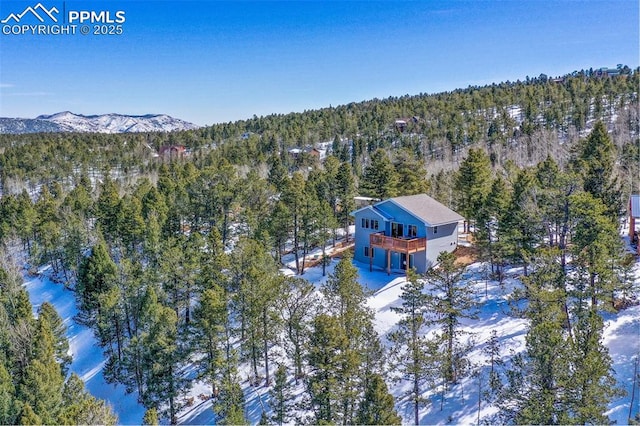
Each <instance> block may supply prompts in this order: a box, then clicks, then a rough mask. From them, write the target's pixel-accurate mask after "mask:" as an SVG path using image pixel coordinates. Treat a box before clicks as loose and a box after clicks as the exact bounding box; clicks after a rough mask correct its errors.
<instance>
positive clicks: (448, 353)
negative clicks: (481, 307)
mask: <svg viewBox="0 0 640 426" xmlns="http://www.w3.org/2000/svg"><path fill="white" fill-rule="evenodd" d="M455 260H456V258H455V256H454V255H453V254H452V253H448V252H442V253H440V255H439V256H438V260H437V266H435V267H434V268H431V269H430V270H429V271H428V272H427V274H426V280H427V284H428V296H427V299H426V304H427V309H428V311H429V317H430V322H431V323H432V324H435V325H437V326H438V328H439V329H440V336H439V337H440V339H441V340H442V343H443V346H444V347H443V348H442V354H443V360H444V365H443V369H444V370H443V376H444V379H445V380H446V381H447V382H449V383H455V382H457V381H458V380H459V379H460V378H461V376H462V373H463V369H464V368H463V366H464V361H465V360H464V358H463V356H464V353H465V352H466V349H465V345H461V342H460V335H461V334H462V331H461V330H460V320H461V319H464V318H469V319H473V318H476V315H475V313H474V312H472V309H473V307H474V305H475V304H474V301H473V298H472V290H471V289H470V288H469V287H468V285H466V284H465V283H462V282H461V279H462V273H463V272H464V267H462V266H458V265H456V264H455Z"/></svg>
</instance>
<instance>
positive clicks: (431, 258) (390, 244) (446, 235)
mask: <svg viewBox="0 0 640 426" xmlns="http://www.w3.org/2000/svg"><path fill="white" fill-rule="evenodd" d="M351 215H352V216H353V217H354V218H355V226H356V232H355V247H354V250H355V253H354V259H355V260H357V261H360V262H367V263H369V267H370V269H373V267H374V266H375V267H378V268H382V269H384V270H386V271H387V273H388V274H390V273H391V272H392V271H406V270H407V268H409V269H415V270H416V271H417V272H419V273H424V272H426V271H427V270H428V269H429V268H430V267H431V265H432V264H434V263H435V261H436V259H437V258H438V256H439V255H440V253H441V252H443V251H447V252H452V251H453V250H455V249H456V247H457V244H458V222H460V221H463V220H464V218H463V217H462V216H460V215H459V214H458V213H456V212H454V211H453V210H451V209H450V208H448V207H446V206H445V205H443V204H441V203H439V202H438V201H436V200H434V199H433V198H431V197H429V196H428V195H426V194H418V195H409V196H404V197H395V198H390V199H388V200H384V201H380V202H378V203H376V204H373V205H370V206H366V207H363V208H361V209H359V210H356V211H354V212H352V213H351Z"/></svg>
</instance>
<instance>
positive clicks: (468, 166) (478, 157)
mask: <svg viewBox="0 0 640 426" xmlns="http://www.w3.org/2000/svg"><path fill="white" fill-rule="evenodd" d="M490 185H491V163H490V161H489V157H488V156H487V154H486V153H485V152H484V151H483V150H482V149H473V148H471V149H470V150H469V154H468V156H467V158H465V159H464V161H463V162H462V164H461V165H460V169H459V170H458V173H457V175H456V178H455V188H456V189H457V191H458V197H459V199H458V210H459V211H460V212H461V213H462V215H463V216H464V217H465V218H466V219H467V220H469V221H475V220H476V219H477V214H478V212H480V211H481V210H482V206H483V205H484V204H485V201H486V197H487V195H488V194H489V191H490V189H491V186H490Z"/></svg>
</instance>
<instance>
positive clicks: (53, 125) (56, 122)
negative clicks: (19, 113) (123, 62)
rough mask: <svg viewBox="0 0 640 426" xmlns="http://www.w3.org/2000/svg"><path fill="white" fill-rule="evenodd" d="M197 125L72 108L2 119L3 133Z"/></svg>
mask: <svg viewBox="0 0 640 426" xmlns="http://www.w3.org/2000/svg"><path fill="white" fill-rule="evenodd" d="M198 127H199V126H196V125H195V124H192V123H189V122H186V121H184V120H180V119H177V118H173V117H170V116H168V115H166V114H157V115H156V114H148V115H122V114H104V115H81V114H74V113H72V112H69V111H65V112H59V113H57V114H52V115H40V116H38V117H36V118H35V119H23V118H0V133H4V134H18V133H37V132H82V133H133V132H171V131H178V130H191V129H197V128H198Z"/></svg>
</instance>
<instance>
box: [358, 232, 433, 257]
mask: <svg viewBox="0 0 640 426" xmlns="http://www.w3.org/2000/svg"><path fill="white" fill-rule="evenodd" d="M369 245H370V246H371V247H379V248H383V249H385V250H391V251H395V252H400V253H406V254H412V253H416V252H419V251H424V250H426V249H427V239H426V238H411V239H407V238H394V237H388V236H386V235H384V234H383V233H380V232H379V233H376V234H371V235H369Z"/></svg>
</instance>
